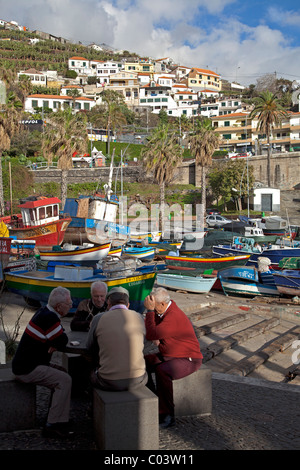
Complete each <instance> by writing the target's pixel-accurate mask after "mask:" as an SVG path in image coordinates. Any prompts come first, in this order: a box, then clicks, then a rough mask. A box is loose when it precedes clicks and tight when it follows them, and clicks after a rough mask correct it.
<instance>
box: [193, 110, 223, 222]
mask: <svg viewBox="0 0 300 470" xmlns="http://www.w3.org/2000/svg"><path fill="white" fill-rule="evenodd" d="M189 140H190V150H191V154H192V155H194V157H195V170H196V169H197V165H199V166H200V167H201V170H202V171H201V206H200V221H201V222H203V227H204V215H205V211H206V174H207V169H208V167H210V166H211V164H212V156H213V153H214V151H215V150H216V149H217V148H218V146H219V135H218V134H216V133H215V131H214V129H213V127H212V124H211V121H210V120H209V119H203V120H197V121H196V123H195V126H194V133H193V134H192V135H190V138H189Z"/></svg>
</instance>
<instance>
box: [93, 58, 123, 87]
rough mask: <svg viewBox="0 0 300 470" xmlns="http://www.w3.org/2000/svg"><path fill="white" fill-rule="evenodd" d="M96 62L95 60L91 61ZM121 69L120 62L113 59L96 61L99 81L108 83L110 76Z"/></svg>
mask: <svg viewBox="0 0 300 470" xmlns="http://www.w3.org/2000/svg"><path fill="white" fill-rule="evenodd" d="M92 62H96V61H91V63H92ZM121 70H123V64H122V62H114V61H105V62H104V61H101V60H99V61H97V63H96V76H97V78H98V79H99V80H100V83H101V84H102V83H104V84H107V85H108V84H109V83H110V77H111V76H112V75H115V74H116V73H118V72H120V71H121Z"/></svg>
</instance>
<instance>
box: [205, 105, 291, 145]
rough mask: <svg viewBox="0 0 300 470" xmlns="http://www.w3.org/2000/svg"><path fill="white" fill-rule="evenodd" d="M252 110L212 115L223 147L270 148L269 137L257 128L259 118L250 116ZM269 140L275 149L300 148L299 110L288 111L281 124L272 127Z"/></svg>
mask: <svg viewBox="0 0 300 470" xmlns="http://www.w3.org/2000/svg"><path fill="white" fill-rule="evenodd" d="M249 115H250V113H243V112H239V113H231V114H226V115H221V116H215V117H212V118H211V120H212V123H213V127H214V129H215V131H216V132H217V133H219V134H220V136H221V141H220V149H222V150H228V151H234V152H238V153H241V152H245V151H248V152H252V153H253V154H258V153H264V152H266V151H267V138H266V135H265V134H262V133H261V132H260V131H259V130H258V119H257V118H255V119H252V120H251V119H250V118H249ZM270 142H271V145H272V150H273V152H276V151H277V152H288V151H290V150H299V149H300V112H293V113H292V112H289V113H288V116H287V117H286V118H285V119H284V120H283V121H282V123H281V126H278V127H275V128H274V129H273V130H272V134H271V138H270Z"/></svg>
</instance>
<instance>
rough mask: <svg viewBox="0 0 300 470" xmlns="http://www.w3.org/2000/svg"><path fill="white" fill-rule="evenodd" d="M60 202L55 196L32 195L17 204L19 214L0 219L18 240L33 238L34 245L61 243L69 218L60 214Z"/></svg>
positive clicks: (10, 233)
mask: <svg viewBox="0 0 300 470" xmlns="http://www.w3.org/2000/svg"><path fill="white" fill-rule="evenodd" d="M60 202H61V201H60V200H59V199H58V198H57V197H50V198H48V197H42V196H32V197H29V198H27V199H26V200H24V202H23V203H22V204H19V205H18V207H19V208H20V209H21V213H20V214H16V215H12V216H6V217H3V218H2V219H0V220H1V221H3V222H4V223H5V224H6V225H7V228H8V230H9V235H10V236H13V237H14V238H16V239H18V240H24V239H26V240H35V242H36V246H51V247H52V246H53V245H61V244H62V242H63V240H64V235H65V232H66V230H67V228H68V225H69V224H70V222H71V218H70V217H67V216H66V217H64V216H60V213H59V204H60Z"/></svg>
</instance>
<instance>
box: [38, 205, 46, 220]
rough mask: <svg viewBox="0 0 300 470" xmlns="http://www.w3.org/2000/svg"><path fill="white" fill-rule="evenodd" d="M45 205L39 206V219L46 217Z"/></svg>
mask: <svg viewBox="0 0 300 470" xmlns="http://www.w3.org/2000/svg"><path fill="white" fill-rule="evenodd" d="M45 215H46V214H45V207H40V208H39V219H44V218H45Z"/></svg>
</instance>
